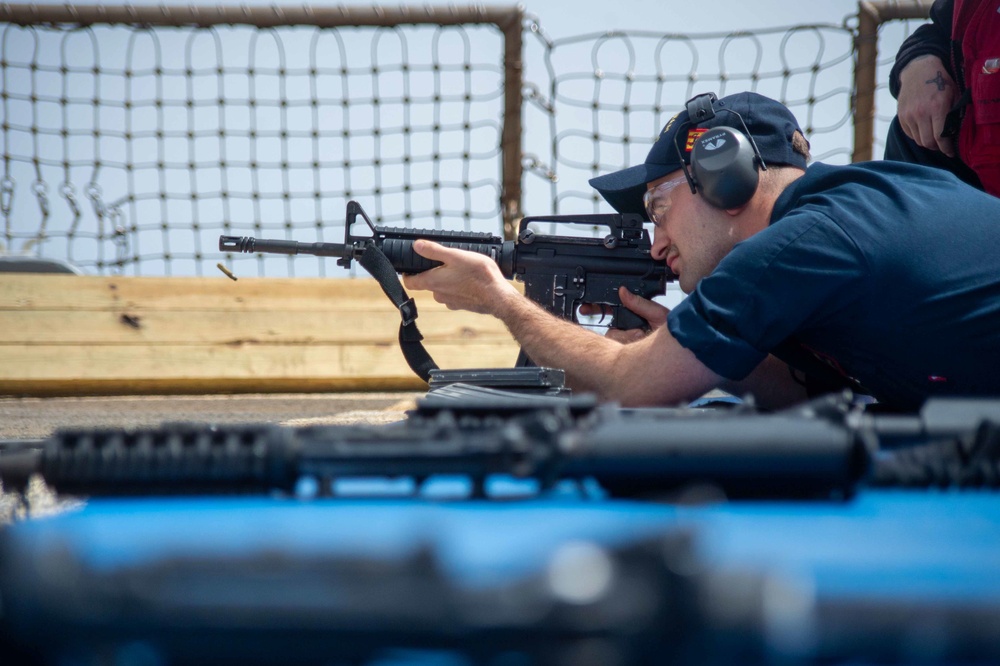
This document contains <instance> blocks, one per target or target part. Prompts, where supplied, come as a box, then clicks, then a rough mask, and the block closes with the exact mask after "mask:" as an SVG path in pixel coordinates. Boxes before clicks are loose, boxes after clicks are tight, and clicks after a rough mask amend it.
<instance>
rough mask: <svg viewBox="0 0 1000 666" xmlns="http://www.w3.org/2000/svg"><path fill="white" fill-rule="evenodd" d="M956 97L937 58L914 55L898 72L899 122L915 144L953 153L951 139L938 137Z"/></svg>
mask: <svg viewBox="0 0 1000 666" xmlns="http://www.w3.org/2000/svg"><path fill="white" fill-rule="evenodd" d="M957 98H958V87H957V86H956V85H955V81H954V80H953V79H952V78H951V76H949V75H948V70H947V69H945V66H944V64H943V63H942V62H941V59H940V58H938V57H937V56H934V55H927V56H923V57H920V58H916V59H915V60H913V61H912V62H910V64H908V65H907V66H906V67H904V68H903V71H902V72H901V73H900V75H899V99H898V106H897V109H896V115H897V116H898V117H899V124H900V126H901V127H902V128H903V131H904V132H906V135H907V136H908V137H910V138H911V139H913V140H914V141H916V142H917V144H918V145H920V146H923V147H924V148H927V149H929V150H937V151H940V152H942V153H944V154H945V155H948V156H949V157H954V156H955V142H954V140H953V139H951V138H945V137H942V136H941V132H942V130H943V129H944V121H945V117H946V116H947V115H948V112H949V111H950V110H951V107H952V106H953V105H954V104H955V101H956V99H957Z"/></svg>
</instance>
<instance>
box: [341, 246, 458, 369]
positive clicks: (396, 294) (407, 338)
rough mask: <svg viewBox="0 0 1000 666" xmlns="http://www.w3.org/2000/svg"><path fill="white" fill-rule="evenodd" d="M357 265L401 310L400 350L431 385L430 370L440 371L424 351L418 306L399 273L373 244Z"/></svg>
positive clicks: (366, 249) (411, 366)
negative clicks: (360, 266) (405, 287)
mask: <svg viewBox="0 0 1000 666" xmlns="http://www.w3.org/2000/svg"><path fill="white" fill-rule="evenodd" d="M358 263H360V264H361V265H362V266H363V267H364V269H365V270H366V271H368V272H369V273H370V274H371V276H372V277H373V278H375V281H376V282H378V286H380V287H382V291H383V292H385V295H386V296H388V297H389V300H390V301H392V304H393V305H395V306H396V307H397V308H398V309H399V316H400V317H401V318H402V321H401V322H400V324H399V348H400V349H401V350H402V351H403V358H405V359H406V362H407V364H409V366H410V369H411V370H413V372H415V373H416V374H417V376H418V377H420V378H421V379H422V380H424V381H425V382H430V378H431V370H437V367H438V366H437V363H435V362H434V359H432V358H431V355H430V354H428V353H427V350H426V349H424V345H423V343H422V342H421V340H423V339H424V336H422V335H421V334H420V330H419V329H418V328H417V321H416V320H417V304H416V303H414V302H413V299H412V298H410V297H409V295H407V293H406V290H405V289H403V285H402V283H401V282H400V281H399V276H398V275H396V269H395V268H393V267H392V264H391V263H390V262H389V258H388V257H386V256H385V253H384V252H382V249H381V248H380V247H378V246H377V245H375V244H374V243H369V244H368V247H366V248H365V251H364V253H362V255H361V258H360V259H358Z"/></svg>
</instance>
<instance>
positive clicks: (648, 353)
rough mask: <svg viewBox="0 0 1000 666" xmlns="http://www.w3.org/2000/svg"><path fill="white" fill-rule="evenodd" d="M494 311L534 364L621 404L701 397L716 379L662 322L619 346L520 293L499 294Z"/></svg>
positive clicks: (578, 387)
mask: <svg viewBox="0 0 1000 666" xmlns="http://www.w3.org/2000/svg"><path fill="white" fill-rule="evenodd" d="M492 313H493V315H494V316H496V317H497V318H498V319H500V320H501V321H503V323H504V324H505V325H506V326H507V328H508V330H510V332H511V334H512V335H513V336H514V338H515V339H516V340H517V341H518V342H519V343H520V344H521V346H522V348H523V349H524V351H525V353H527V354H528V356H529V357H531V359H532V360H533V361H534V362H535V363H537V364H538V365H543V366H550V367H556V368H562V369H564V370H565V371H566V380H567V384H568V385H569V386H570V387H571V388H572V389H573V390H576V391H585V392H589V393H595V394H597V396H598V397H599V398H600V399H602V400H608V401H615V402H619V403H621V404H622V405H625V406H650V405H669V404H677V403H681V402H686V401H690V400H693V399H695V398H698V397H700V396H701V395H703V394H704V393H705V392H706V391H709V390H711V389H712V388H714V387H715V386H716V385H717V384H718V382H719V380H720V378H719V377H718V375H716V374H714V373H713V372H711V371H710V370H709V369H708V368H706V367H705V366H704V365H702V364H701V363H700V362H699V361H698V360H697V359H696V358H695V356H694V354H692V353H691V352H690V351H688V350H687V349H684V348H683V347H681V346H680V344H679V343H678V342H677V341H676V340H675V339H674V338H673V336H671V335H670V332H669V330H668V329H667V327H666V326H661V327H660V328H658V329H657V330H656V331H655V332H654V333H652V334H651V335H649V336H647V337H646V338H644V339H642V340H639V341H637V342H633V343H630V344H622V343H620V342H617V341H615V340H611V339H610V338H607V337H605V336H601V335H598V334H597V333H594V332H593V331H589V330H587V329H585V328H583V327H581V326H579V325H577V324H574V323H571V322H567V321H564V320H562V319H559V318H557V317H554V316H552V315H551V314H549V313H548V312H546V311H545V310H543V309H542V308H541V307H539V306H538V305H536V304H535V303H534V302H532V301H530V300H529V299H527V298H526V297H524V296H522V295H521V294H519V293H515V292H508V293H505V294H503V295H502V296H501V297H500V298H499V299H498V301H497V303H496V304H495V305H494V307H493V309H492Z"/></svg>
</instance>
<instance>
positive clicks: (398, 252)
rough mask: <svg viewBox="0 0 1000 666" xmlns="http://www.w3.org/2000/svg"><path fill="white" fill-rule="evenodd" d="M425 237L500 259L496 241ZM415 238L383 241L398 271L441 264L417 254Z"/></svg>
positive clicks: (383, 250) (386, 254)
mask: <svg viewBox="0 0 1000 666" xmlns="http://www.w3.org/2000/svg"><path fill="white" fill-rule="evenodd" d="M424 238H425V239H426V240H430V241H434V242H435V243H438V244H440V245H444V246H445V247H450V248H455V249H457V250H465V251H467V252H476V253H478V254H482V255H485V256H487V257H489V258H490V259H492V260H493V261H499V254H500V247H499V245H498V244H496V243H472V242H461V241H460V242H456V241H449V240H445V238H439V237H434V236H425V237H424ZM414 240H416V239H410V238H386V239H385V240H384V241H383V242H382V252H383V253H385V256H386V258H388V259H389V262H390V263H391V264H392V267H393V268H395V269H396V272H398V273H422V272H423V271H426V270H430V269H431V268H434V267H436V266H440V265H441V262H440V261H432V260H430V259H428V258H426V257H422V256H420V255H419V254H417V252H416V250H414V249H413V242H414Z"/></svg>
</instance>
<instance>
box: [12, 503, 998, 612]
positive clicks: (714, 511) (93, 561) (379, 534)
mask: <svg viewBox="0 0 1000 666" xmlns="http://www.w3.org/2000/svg"><path fill="white" fill-rule="evenodd" d="M681 526H685V527H691V528H693V529H694V530H695V532H696V534H697V537H698V543H699V548H700V551H701V553H702V554H703V556H704V557H705V558H706V560H707V561H708V562H710V563H713V564H717V565H720V566H725V567H736V568H751V569H768V570H771V571H775V572H777V573H783V574H790V575H796V576H799V577H802V576H808V577H809V578H811V579H812V580H813V581H814V583H815V585H816V586H817V590H818V591H819V592H821V593H824V594H830V595H839V594H845V595H849V594H858V593H862V594H865V595H867V596H886V597H890V598H906V597H910V596H912V597H914V598H918V597H919V598H923V599H927V598H942V599H949V598H950V599H960V600H963V601H975V600H979V599H981V600H986V601H991V602H993V603H996V602H997V601H998V600H1000V493H987V492H935V491H912V492H903V491H894V492H881V491H879V492H875V491H866V492H863V493H861V494H860V495H859V496H858V497H856V498H854V499H853V500H850V501H847V502H730V503H723V504H715V505H707V506H695V507H692V506H676V505H667V504H655V503H641V502H628V501H614V500H596V501H594V500H583V499H579V498H574V497H565V496H556V497H542V498H533V499H527V500H524V499H516V500H509V501H431V500H420V499H417V500H414V499H401V498H391V499H346V500H345V499H317V500H309V501H304V500H294V499H278V498H260V497H258V498H205V499H139V500H93V501H90V502H88V503H87V505H86V506H85V507H84V508H83V509H81V510H79V511H76V512H71V513H66V514H62V515H58V516H54V517H52V518H48V519H41V520H33V521H27V522H23V523H20V524H16V525H14V526H12V527H11V528H10V529H9V530H8V536H9V537H10V538H11V539H13V540H14V542H15V543H16V544H17V545H18V547H19V548H21V549H26V550H27V551H28V552H38V553H41V552H44V551H45V550H46V549H49V548H53V547H55V546H57V545H59V544H62V545H64V546H68V547H69V548H70V549H71V551H72V552H74V553H76V554H77V556H78V557H80V558H81V559H83V560H84V561H85V562H87V563H88V564H89V565H90V566H93V567H95V568H97V569H101V570H110V569H114V568H115V567H121V566H128V565H134V564H142V563H148V562H152V561H155V560H157V559H160V558H168V557H175V556H180V555H183V556H199V555H202V556H240V555H247V554H253V553H257V552H262V551H271V552H274V551H278V552H285V553H292V554H302V555H318V554H327V555H362V556H369V557H395V556H399V555H402V554H405V553H407V552H410V551H412V550H413V549H416V548H418V547H421V546H428V545H429V546H432V547H434V548H435V550H436V552H437V553H438V554H439V556H440V557H441V561H442V564H443V566H444V567H445V569H446V570H447V571H448V572H449V573H451V574H452V575H454V576H455V577H456V578H457V579H459V580H462V581H465V582H467V583H470V584H476V583H483V582H489V581H494V580H499V579H503V578H505V577H509V576H519V575H524V574H527V573H530V572H532V571H533V570H536V569H537V568H538V567H540V566H542V565H543V564H544V562H545V561H546V559H547V558H548V556H549V555H551V554H552V552H554V550H555V549H556V548H557V547H558V546H559V545H560V544H563V543H566V542H567V541H572V540H579V539H584V540H592V541H596V542H598V543H603V544H609V545H614V544H621V543H626V542H629V541H633V540H637V539H641V538H644V537H649V536H652V535H655V534H658V533H661V532H663V531H664V530H667V529H670V528H676V527H681Z"/></svg>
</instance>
